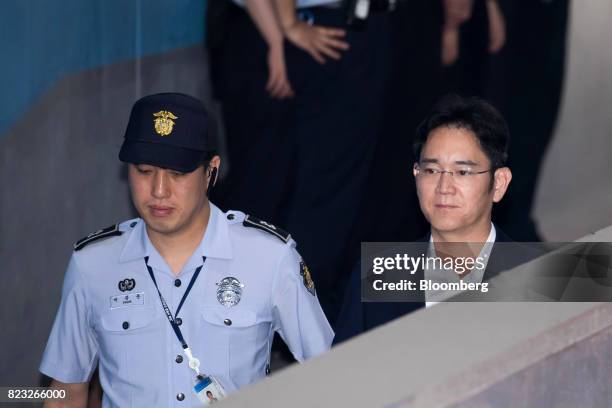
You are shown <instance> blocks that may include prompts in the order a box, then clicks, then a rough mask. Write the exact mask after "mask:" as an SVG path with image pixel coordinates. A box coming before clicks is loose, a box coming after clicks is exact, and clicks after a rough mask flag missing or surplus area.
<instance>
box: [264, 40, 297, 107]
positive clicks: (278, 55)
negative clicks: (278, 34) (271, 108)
mask: <svg viewBox="0 0 612 408" xmlns="http://www.w3.org/2000/svg"><path fill="white" fill-rule="evenodd" d="M268 72H269V74H268V83H267V84H266V91H268V93H269V94H270V96H271V97H272V98H276V99H285V98H291V97H293V89H292V88H291V84H290V83H289V77H288V76H287V66H286V64H285V52H284V50H283V44H282V42H280V43H279V45H274V46H271V47H269V49H268Z"/></svg>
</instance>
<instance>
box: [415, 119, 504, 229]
mask: <svg viewBox="0 0 612 408" xmlns="http://www.w3.org/2000/svg"><path fill="white" fill-rule="evenodd" d="M419 167H420V169H421V171H420V172H418V171H416V170H415V177H416V185H417V194H418V196H419V203H420V205H421V210H422V211H423V214H424V215H425V218H427V220H428V221H429V223H430V224H431V229H432V234H434V236H435V237H439V236H440V235H441V234H444V235H445V236H446V237H451V236H452V238H453V239H456V240H459V241H469V240H470V239H472V240H473V239H474V237H475V236H479V234H480V232H481V231H489V225H490V222H491V209H492V206H493V203H494V202H498V201H500V200H501V199H502V197H503V196H504V193H505V192H506V188H507V187H508V183H509V182H510V179H511V177H512V175H511V173H510V169H508V168H507V167H505V168H502V169H497V171H495V174H494V183H493V187H492V188H491V184H490V182H491V179H490V178H491V173H490V172H486V171H487V170H490V169H491V163H490V161H489V159H488V158H487V156H486V154H485V153H484V152H483V151H482V149H481V148H480V145H479V143H478V139H476V136H475V135H474V133H473V132H471V131H469V130H467V129H461V128H456V127H448V126H442V127H439V128H437V129H434V130H433V131H432V132H431V133H430V135H429V137H428V139H427V142H426V144H425V146H424V147H423V149H422V151H421V157H420V160H419ZM424 169H429V170H430V171H429V173H432V174H425V171H424ZM432 169H433V170H446V171H452V172H453V175H450V174H449V173H437V172H435V173H434V172H432V171H431V170H432ZM466 171H468V172H472V173H473V174H472V175H468V176H465V174H466ZM483 171H484V173H481V174H476V173H478V172H483ZM460 173H462V174H463V176H462V175H461V174H460ZM484 238H486V237H484ZM484 238H482V239H484Z"/></svg>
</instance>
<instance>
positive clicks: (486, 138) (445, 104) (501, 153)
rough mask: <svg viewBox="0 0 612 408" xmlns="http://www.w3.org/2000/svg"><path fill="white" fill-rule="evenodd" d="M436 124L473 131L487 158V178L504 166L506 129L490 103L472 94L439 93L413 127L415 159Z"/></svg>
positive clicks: (501, 118) (419, 155) (418, 158)
mask: <svg viewBox="0 0 612 408" xmlns="http://www.w3.org/2000/svg"><path fill="white" fill-rule="evenodd" d="M440 126H450V127H456V128H459V129H466V130H469V131H471V132H473V133H474V135H475V136H476V139H477V140H478V143H479V144H480V147H481V148H482V150H483V151H484V153H485V154H486V155H487V157H488V159H489V161H490V162H491V180H492V179H493V174H494V172H495V170H497V169H499V168H500V167H504V166H506V162H507V160H508V143H509V141H510V131H509V129H508V124H507V123H506V121H505V120H504V118H503V117H502V115H501V113H499V111H498V110H497V109H495V108H494V107H493V106H492V105H491V104H490V103H488V102H486V101H484V100H482V99H479V98H475V97H470V98H465V97H461V96H459V95H446V96H444V97H442V99H440V100H439V101H438V102H437V103H436V105H435V106H434V108H433V109H432V111H431V112H430V113H429V114H428V115H427V117H426V118H425V120H423V122H421V124H420V125H419V127H418V128H417V132H416V138H415V141H414V146H413V147H414V155H415V158H416V160H417V161H418V160H420V157H421V150H422V149H423V146H424V145H425V143H426V142H427V138H428V137H429V135H430V134H431V132H432V131H433V130H434V129H437V128H439V127H440Z"/></svg>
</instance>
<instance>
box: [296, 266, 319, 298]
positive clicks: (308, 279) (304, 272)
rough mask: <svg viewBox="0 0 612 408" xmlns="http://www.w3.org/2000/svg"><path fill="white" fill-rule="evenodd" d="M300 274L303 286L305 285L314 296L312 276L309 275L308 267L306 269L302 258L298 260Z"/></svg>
mask: <svg viewBox="0 0 612 408" xmlns="http://www.w3.org/2000/svg"><path fill="white" fill-rule="evenodd" d="M300 275H301V276H302V283H303V284H304V287H306V290H308V292H309V293H310V294H311V295H312V296H316V292H315V285H314V282H313V280H312V276H310V269H308V267H307V266H306V262H304V260H301V261H300Z"/></svg>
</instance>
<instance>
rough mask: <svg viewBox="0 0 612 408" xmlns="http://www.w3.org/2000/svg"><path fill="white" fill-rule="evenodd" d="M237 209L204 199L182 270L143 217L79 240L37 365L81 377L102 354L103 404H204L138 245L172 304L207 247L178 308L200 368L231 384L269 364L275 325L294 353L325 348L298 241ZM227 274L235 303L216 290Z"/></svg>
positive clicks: (325, 330) (327, 340)
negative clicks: (195, 242) (199, 228)
mask: <svg viewBox="0 0 612 408" xmlns="http://www.w3.org/2000/svg"><path fill="white" fill-rule="evenodd" d="M244 218H245V215H244V214H243V213H240V212H228V213H227V214H224V213H222V212H221V211H220V210H219V209H218V208H217V207H215V206H214V205H212V204H211V213H210V219H209V222H208V227H207V229H206V232H205V234H204V238H203V239H202V241H201V243H200V245H199V246H198V248H197V249H196V250H195V252H194V253H193V255H192V256H191V258H190V259H189V260H188V261H187V263H186V264H185V266H184V267H183V270H182V271H181V273H180V274H179V275H178V276H175V275H174V274H173V273H172V271H171V270H170V268H169V267H168V265H167V264H166V262H165V261H164V259H163V258H162V257H161V256H160V254H159V253H158V252H157V250H156V249H155V248H154V247H153V245H152V244H151V242H150V241H149V238H148V236H147V232H146V228H145V224H144V221H143V220H141V219H134V220H130V221H126V222H124V223H122V224H120V226H119V229H120V230H121V231H123V233H122V235H121V236H115V237H110V238H105V239H101V240H99V241H95V242H92V243H90V244H88V245H87V246H86V247H85V248H83V249H81V250H79V251H75V252H74V253H73V255H72V258H71V259H70V263H69V265H68V269H67V271H66V276H65V280H64V286H63V290H62V302H61V305H60V307H59V311H58V313H57V316H56V318H55V322H54V325H53V329H52V331H51V335H50V337H49V341H48V343H47V347H46V349H45V352H44V356H43V359H42V363H41V365H40V371H41V372H42V373H43V374H46V375H48V376H49V377H52V378H54V379H56V380H59V381H61V382H65V383H78V382H85V381H89V379H90V377H91V375H92V372H93V370H94V369H95V367H96V364H97V363H98V361H99V368H100V370H99V373H100V382H101V384H102V388H103V389H104V401H103V406H104V407H122V408H123V407H153V406H155V407H162V406H163V407H171V406H172V407H195V406H200V405H199V404H201V403H200V402H199V401H198V400H197V397H196V396H195V394H194V393H193V390H192V387H193V382H194V378H195V373H194V371H193V370H191V369H190V368H189V367H188V361H187V358H185V356H184V355H183V352H182V347H181V344H180V342H179V341H178V339H177V338H176V335H175V333H174V331H173V330H172V328H171V326H170V324H169V322H168V319H167V317H166V315H165V314H164V312H163V308H162V306H161V302H160V299H159V296H158V294H157V291H156V289H155V286H154V284H153V282H152V280H151V278H150V276H149V274H148V272H147V268H146V266H145V262H144V257H145V256H148V257H149V265H150V266H151V267H152V268H153V271H154V274H155V279H156V280H157V284H158V285H159V290H160V292H161V293H162V295H163V296H164V298H165V300H166V302H167V303H168V306H169V307H170V310H171V311H172V313H173V314H174V313H175V311H176V309H177V307H178V304H179V302H180V300H181V298H182V296H183V294H184V292H185V290H186V288H187V286H188V284H189V281H190V279H191V277H192V276H193V274H194V271H195V269H196V268H197V267H198V266H200V265H202V263H203V261H202V256H205V257H206V262H205V263H204V266H203V268H202V270H201V272H200V275H199V277H198V279H197V280H196V282H195V284H194V286H193V288H192V290H191V292H190V294H189V296H188V297H187V300H186V301H185V303H184V305H183V307H182V309H181V311H180V313H179V315H178V317H180V318H181V319H182V321H183V323H182V325H181V326H180V328H181V331H182V333H183V336H184V337H185V340H186V342H187V343H188V345H189V347H190V348H191V350H192V352H193V354H194V356H195V357H197V358H198V359H199V360H200V362H201V365H200V369H201V371H203V372H204V373H206V374H209V375H213V376H215V377H216V378H217V379H218V380H219V381H220V382H221V384H222V385H223V387H224V388H225V390H226V391H227V392H232V391H235V390H236V389H238V388H240V387H242V386H245V385H247V384H250V383H252V382H254V381H257V380H259V379H261V378H263V377H264V376H265V375H266V365H267V364H268V362H269V357H270V348H271V346H272V338H273V334H274V331H278V332H279V334H280V335H281V336H282V338H283V339H284V340H285V342H286V343H287V345H288V346H289V348H290V350H291V352H292V353H293V355H294V356H295V358H296V359H297V360H298V361H303V360H305V359H307V358H310V357H313V356H315V355H317V354H320V353H323V352H325V351H326V350H328V349H329V348H330V347H331V342H332V339H333V331H332V330H331V328H330V326H329V323H328V322H327V320H326V318H325V315H324V314H323V311H322V310H321V307H320V305H319V302H318V300H317V298H316V296H314V295H313V294H312V293H311V292H310V291H309V290H308V289H307V288H306V287H305V284H304V280H305V279H304V277H303V276H302V275H301V274H300V273H301V272H302V269H301V267H300V261H301V257H300V255H299V254H298V252H297V251H296V249H295V242H294V241H293V240H291V239H290V240H289V241H288V242H287V243H285V242H283V241H282V240H280V239H279V238H277V237H275V236H274V235H272V234H270V233H267V232H265V231H261V230H259V229H256V228H249V227H246V226H244V225H243V221H244ZM225 277H235V278H237V279H238V280H239V281H240V283H242V284H243V285H244V287H243V288H242V297H241V300H240V301H239V303H238V304H237V305H235V306H231V307H228V306H224V305H222V304H221V303H220V302H219V301H218V300H217V288H218V286H217V285H216V283H218V282H220V281H221V280H222V279H223V278H225ZM124 279H133V280H134V283H135V285H134V287H133V288H132V289H131V290H126V286H125V285H124V286H123V287H122V289H123V291H122V290H121V288H120V286H121V285H120V282H121V281H123V280H124ZM177 279H178V280H180V282H181V284H180V286H176V284H175V281H177ZM176 283H178V282H176ZM177 356H181V357H182V360H183V361H182V362H180V363H179V362H177ZM179 360H181V359H179ZM179 393H182V394H184V396H185V398H184V400H183V401H179V400H178V399H177V395H178V394H179Z"/></svg>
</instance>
